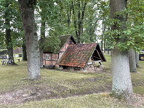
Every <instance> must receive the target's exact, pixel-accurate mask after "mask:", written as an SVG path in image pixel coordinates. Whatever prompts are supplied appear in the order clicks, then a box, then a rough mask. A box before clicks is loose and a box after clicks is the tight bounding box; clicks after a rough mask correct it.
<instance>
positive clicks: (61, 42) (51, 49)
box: [44, 35, 76, 53]
mask: <svg viewBox="0 0 144 108" xmlns="http://www.w3.org/2000/svg"><path fill="white" fill-rule="evenodd" d="M68 40H72V41H73V42H74V43H76V42H75V40H74V38H73V36H71V35H65V36H59V46H58V48H56V49H54V45H49V42H52V37H48V38H46V41H45V42H46V43H45V44H48V45H47V46H45V48H44V52H51V53H59V51H60V49H61V48H62V47H63V45H64V44H65V43H66V42H67V41H68ZM53 43H55V41H54V42H53Z"/></svg>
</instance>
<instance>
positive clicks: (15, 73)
mask: <svg viewBox="0 0 144 108" xmlns="http://www.w3.org/2000/svg"><path fill="white" fill-rule="evenodd" d="M106 57H107V62H106V63H103V65H104V71H103V72H96V73H83V72H70V71H61V70H48V69H41V79H39V80H35V81H29V80H27V74H28V73H27V66H26V62H16V63H17V64H18V66H7V65H5V66H2V65H0V94H4V93H7V92H14V93H16V92H17V91H18V90H23V91H24V93H26V94H28V95H33V94H35V92H36V93H37V92H39V93H41V95H40V96H39V97H38V98H34V99H33V100H34V101H33V102H29V100H28V101H26V102H27V103H25V104H17V105H15V104H7V105H3V104H0V108H132V106H131V105H127V104H126V103H125V102H122V101H119V100H116V99H114V98H112V97H110V96H109V94H108V93H107V92H111V86H112V73H111V69H110V67H111V63H110V56H109V55H106ZM143 66H144V62H142V61H141V62H140V68H138V72H137V73H132V74H131V75H132V81H133V88H134V92H135V93H138V94H142V95H144V67H143ZM101 92H103V93H104V92H106V94H97V93H101ZM93 93H94V94H93ZM86 94H87V95H86ZM88 94H89V95H88ZM38 100H39V101H38ZM141 108H142V107H141Z"/></svg>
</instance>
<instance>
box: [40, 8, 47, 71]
mask: <svg viewBox="0 0 144 108" xmlns="http://www.w3.org/2000/svg"><path fill="white" fill-rule="evenodd" d="M42 11H43V10H42ZM41 19H42V22H41V39H40V67H41V68H42V67H43V50H44V42H45V26H46V25H45V18H44V16H41Z"/></svg>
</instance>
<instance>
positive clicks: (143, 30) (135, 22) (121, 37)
mask: <svg viewBox="0 0 144 108" xmlns="http://www.w3.org/2000/svg"><path fill="white" fill-rule="evenodd" d="M143 12H144V1H143V0H139V1H137V0H131V1H128V4H127V10H124V11H122V12H120V13H117V15H120V16H124V15H127V16H128V19H127V22H126V23H125V28H124V29H117V30H113V31H112V30H108V31H107V32H106V35H107V37H106V39H107V40H108V42H109V47H110V48H114V47H115V46H117V47H118V48H119V49H121V50H127V49H131V48H133V49H135V50H136V51H140V50H142V49H144V46H143V44H144V16H143ZM107 22H108V23H107V25H109V26H112V25H114V24H117V26H119V27H120V26H123V25H124V24H123V23H122V22H121V21H120V20H119V19H108V20H107Z"/></svg>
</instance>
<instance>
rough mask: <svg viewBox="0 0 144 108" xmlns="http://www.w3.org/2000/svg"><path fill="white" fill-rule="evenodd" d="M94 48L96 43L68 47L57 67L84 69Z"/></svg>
mask: <svg viewBox="0 0 144 108" xmlns="http://www.w3.org/2000/svg"><path fill="white" fill-rule="evenodd" d="M96 46H97V44H96V43H91V44H74V45H70V46H69V47H68V48H67V50H66V52H65V53H64V55H63V56H62V57H61V59H60V61H59V65H60V66H71V67H80V68H84V67H85V66H86V64H87V62H88V60H89V59H90V57H91V56H92V54H93V53H94V51H95V49H96Z"/></svg>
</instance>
